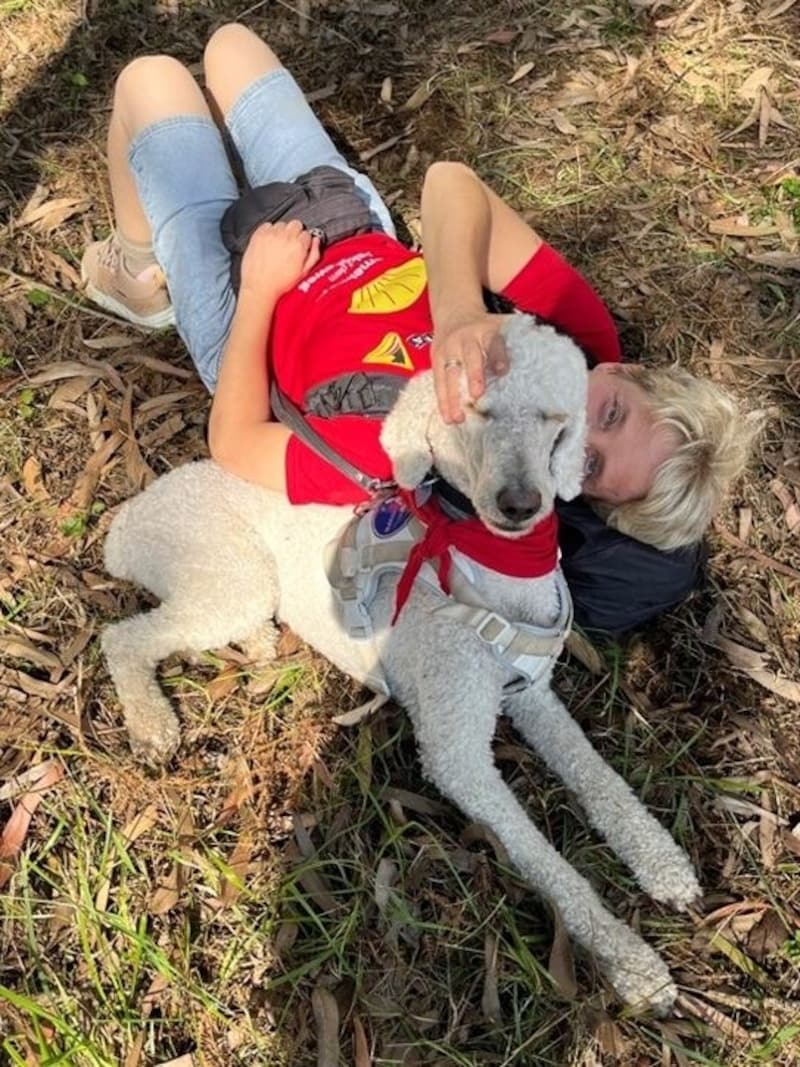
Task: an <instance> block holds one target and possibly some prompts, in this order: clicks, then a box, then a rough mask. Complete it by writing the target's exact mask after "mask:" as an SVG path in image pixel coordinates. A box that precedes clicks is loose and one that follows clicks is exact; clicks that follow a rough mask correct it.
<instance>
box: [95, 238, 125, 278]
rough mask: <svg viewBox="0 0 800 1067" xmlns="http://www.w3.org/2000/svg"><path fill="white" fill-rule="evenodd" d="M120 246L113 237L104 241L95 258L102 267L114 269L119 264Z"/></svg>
mask: <svg viewBox="0 0 800 1067" xmlns="http://www.w3.org/2000/svg"><path fill="white" fill-rule="evenodd" d="M119 255H120V247H119V245H118V244H117V242H116V241H115V240H114V238H113V237H109V239H108V240H107V241H104V242H103V244H102V246H101V248H100V254H99V255H98V257H97V259H98V261H99V263H100V265H101V266H102V267H108V269H109V270H112V271H115V270H116V269H117V267H118V266H119Z"/></svg>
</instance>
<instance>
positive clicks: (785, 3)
mask: <svg viewBox="0 0 800 1067" xmlns="http://www.w3.org/2000/svg"><path fill="white" fill-rule="evenodd" d="M796 3H797V0H779V2H778V3H777V4H776V5H775V6H774V7H771V8H768V9H767V10H766V11H762V12H761V14H760V17H761V18H762V19H764V20H765V21H768V20H769V19H776V18H777V17H778V15H783V14H784V12H786V11H788V10H789V8H790V7H794V5H795V4H796Z"/></svg>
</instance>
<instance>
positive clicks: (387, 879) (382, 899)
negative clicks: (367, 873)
mask: <svg viewBox="0 0 800 1067" xmlns="http://www.w3.org/2000/svg"><path fill="white" fill-rule="evenodd" d="M397 874H398V870H397V864H396V863H394V862H393V861H392V860H390V859H387V858H386V857H384V858H383V859H382V860H381V861H380V863H379V864H378V869H377V870H376V872H375V903H376V904H377V906H378V911H379V912H380V913H381V915H384V914H385V913H386V909H387V907H388V906H389V900H390V898H391V891H392V886H393V885H394V883H395V882H396V881H397Z"/></svg>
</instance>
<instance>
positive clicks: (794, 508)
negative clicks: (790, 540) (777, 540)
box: [769, 478, 800, 533]
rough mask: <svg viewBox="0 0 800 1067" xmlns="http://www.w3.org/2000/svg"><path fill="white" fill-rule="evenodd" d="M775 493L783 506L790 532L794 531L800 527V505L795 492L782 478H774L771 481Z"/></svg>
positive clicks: (770, 485) (771, 487) (771, 488)
mask: <svg viewBox="0 0 800 1067" xmlns="http://www.w3.org/2000/svg"><path fill="white" fill-rule="evenodd" d="M769 487H770V490H771V491H772V493H773V495H774V496H776V497H777V498H778V500H780V502H781V505H782V506H783V517H784V519H785V521H786V527H787V529H788V530H789V532H790V533H794V531H795V530H797V529H798V528H799V527H800V507H798V505H797V501H796V500H795V498H794V494H793V493H792V491H791V489H789V487H788V486H787V485H785V484H784V483H783V482H782V481H781V480H780V478H773V479H772V481H771V482H770V483H769Z"/></svg>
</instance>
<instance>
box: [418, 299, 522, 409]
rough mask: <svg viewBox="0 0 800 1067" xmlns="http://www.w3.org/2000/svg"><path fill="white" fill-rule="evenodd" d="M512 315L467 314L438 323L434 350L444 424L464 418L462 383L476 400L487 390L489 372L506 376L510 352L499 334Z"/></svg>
mask: <svg viewBox="0 0 800 1067" xmlns="http://www.w3.org/2000/svg"><path fill="white" fill-rule="evenodd" d="M509 317H510V316H508V315H491V314H489V312H485V311H483V312H481V311H476V312H467V313H464V314H461V315H457V316H453V317H452V318H450V319H448V320H446V321H445V322H444V323H441V324H437V327H436V329H435V331H434V335H433V345H432V347H431V366H432V367H433V380H434V382H435V385H436V399H437V401H438V404H439V411H440V412H441V415H442V418H443V419H444V420H445V422H462V421H463V419H464V407H463V404H464V399H465V397H464V393H463V383H464V382H466V389H467V396H468V397H469V398H470V399H471V400H477V399H478V397H479V396H481V395H482V394H483V391H484V389H485V388H486V373H487V371H488V372H489V373H490V374H505V373H506V372H507V371H508V368H509V362H508V352H507V350H506V345H505V342H504V341H503V335H502V333H501V332H500V331H501V329H502V326H503V323H504V322H506V320H507V319H508V318H509Z"/></svg>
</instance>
